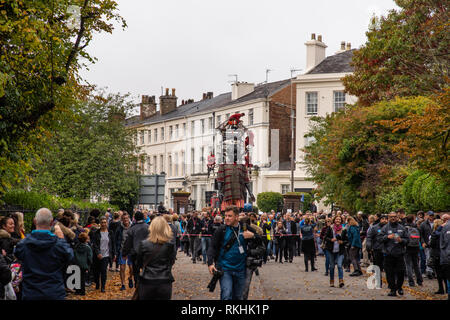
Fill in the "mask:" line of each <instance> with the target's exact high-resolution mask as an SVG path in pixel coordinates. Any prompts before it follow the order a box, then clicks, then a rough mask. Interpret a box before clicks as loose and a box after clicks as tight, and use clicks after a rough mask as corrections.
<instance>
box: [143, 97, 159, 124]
mask: <svg viewBox="0 0 450 320" xmlns="http://www.w3.org/2000/svg"><path fill="white" fill-rule="evenodd" d="M140 108H141V112H140V118H141V120H145V119H147V118H150V117H152V116H154V115H155V114H156V99H155V96H151V97H150V96H147V95H142V102H141V104H140Z"/></svg>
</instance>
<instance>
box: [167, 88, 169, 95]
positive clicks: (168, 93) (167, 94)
mask: <svg viewBox="0 0 450 320" xmlns="http://www.w3.org/2000/svg"><path fill="white" fill-rule="evenodd" d="M168 95H169V88H166V96H168Z"/></svg>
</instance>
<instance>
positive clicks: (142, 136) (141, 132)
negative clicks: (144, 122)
mask: <svg viewBox="0 0 450 320" xmlns="http://www.w3.org/2000/svg"><path fill="white" fill-rule="evenodd" d="M140 137H141V140H140V144H144V131H140Z"/></svg>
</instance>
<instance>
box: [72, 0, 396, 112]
mask: <svg viewBox="0 0 450 320" xmlns="http://www.w3.org/2000/svg"><path fill="white" fill-rule="evenodd" d="M116 1H117V3H118V4H119V13H120V15H121V16H122V17H124V18H125V20H126V21H127V24H128V27H127V28H126V29H125V30H124V31H123V30H122V29H121V28H120V26H117V28H116V30H115V31H114V32H113V34H99V35H96V37H94V40H93V41H92V42H91V44H90V46H89V47H88V52H89V53H90V54H92V55H93V56H95V57H97V58H98V61H97V62H96V63H95V64H92V65H90V66H89V70H83V71H82V73H81V75H82V77H83V78H84V79H86V80H87V81H88V82H90V83H92V84H96V85H98V86H99V87H102V88H107V91H108V92H120V93H127V92H130V93H131V94H132V95H133V97H134V101H135V102H136V103H138V102H140V99H141V95H142V94H146V95H155V96H156V97H159V96H160V95H161V87H163V88H175V89H176V95H177V97H178V103H179V104H180V103H181V100H182V99H189V98H192V99H194V100H196V101H197V100H200V99H201V98H202V94H203V92H207V91H213V92H214V96H216V95H218V94H221V93H225V92H229V91H231V83H230V82H231V81H233V79H234V77H230V76H229V75H230V74H237V75H238V80H239V81H247V82H254V83H255V84H257V83H260V82H263V81H265V77H266V73H265V70H266V69H271V70H273V71H271V72H270V73H269V81H270V82H272V81H277V80H282V79H288V78H289V76H290V69H291V68H292V67H294V68H296V69H303V70H304V69H305V64H306V50H305V45H304V43H305V42H306V41H307V40H309V39H310V38H311V33H316V37H317V35H319V34H320V35H322V39H323V42H324V43H325V44H326V45H327V46H328V48H327V49H326V55H327V56H329V55H332V54H334V53H335V52H336V51H337V50H339V48H340V43H341V41H346V42H350V43H351V44H352V48H357V47H360V46H361V45H363V44H364V43H365V41H366V36H365V33H366V31H367V29H368V25H369V22H370V17H371V16H372V15H373V14H375V15H377V16H380V15H385V14H386V13H387V12H388V11H389V10H390V9H394V8H396V5H395V3H394V1H393V0H339V1H337V0H315V1H304V0H276V1H275V0H226V1H224V0H222V1H219V0H116ZM300 73H301V71H300ZM158 100H159V99H158V98H157V101H158Z"/></svg>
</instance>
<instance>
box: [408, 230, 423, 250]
mask: <svg viewBox="0 0 450 320" xmlns="http://www.w3.org/2000/svg"><path fill="white" fill-rule="evenodd" d="M406 228H407V230H408V245H407V246H408V247H410V248H418V247H419V245H420V233H419V230H417V228H414V227H411V226H407V227H406Z"/></svg>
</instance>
